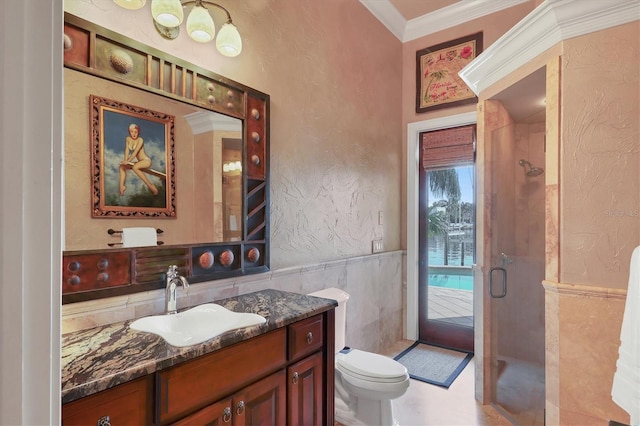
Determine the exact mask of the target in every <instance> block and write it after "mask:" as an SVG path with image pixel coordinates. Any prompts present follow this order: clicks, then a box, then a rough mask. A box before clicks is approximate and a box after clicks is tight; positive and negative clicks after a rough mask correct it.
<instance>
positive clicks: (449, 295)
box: [428, 286, 473, 327]
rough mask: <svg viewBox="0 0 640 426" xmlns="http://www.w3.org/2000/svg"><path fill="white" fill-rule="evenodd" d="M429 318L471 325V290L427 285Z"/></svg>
mask: <svg viewBox="0 0 640 426" xmlns="http://www.w3.org/2000/svg"><path fill="white" fill-rule="evenodd" d="M428 305H429V312H428V318H429V319H430V320H438V321H445V322H450V323H453V324H458V325H464V326H467V327H473V292H472V291H468V290H456V289H452V288H444V287H435V286H429V302H428Z"/></svg>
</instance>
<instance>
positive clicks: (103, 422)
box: [97, 416, 111, 426]
mask: <svg viewBox="0 0 640 426" xmlns="http://www.w3.org/2000/svg"><path fill="white" fill-rule="evenodd" d="M97 425H98V426H111V419H110V418H109V416H104V417H100V418H99V419H98V423H97Z"/></svg>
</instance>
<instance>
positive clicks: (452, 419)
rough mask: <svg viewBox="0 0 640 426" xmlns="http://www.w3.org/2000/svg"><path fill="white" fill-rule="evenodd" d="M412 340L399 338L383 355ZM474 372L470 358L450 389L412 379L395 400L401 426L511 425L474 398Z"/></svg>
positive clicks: (395, 350) (398, 351)
mask: <svg viewBox="0 0 640 426" xmlns="http://www.w3.org/2000/svg"><path fill="white" fill-rule="evenodd" d="M412 343H413V342H412V341H408V340H406V341H401V342H398V343H397V344H395V345H394V346H393V347H392V348H389V350H388V351H386V352H385V353H384V355H387V356H391V357H393V356H395V355H397V354H398V353H400V352H402V350H404V349H406V348H407V347H409V346H410V345H411V344H412ZM474 375H475V364H474V360H471V362H470V363H469V364H468V365H467V367H465V369H464V370H463V371H462V373H460V375H459V376H458V378H457V379H456V380H455V381H454V382H453V384H452V385H451V386H450V387H449V389H445V388H441V387H439V386H434V385H431V384H428V383H424V382H420V381H418V380H413V379H412V380H411V385H410V386H409V390H407V393H406V394H404V395H403V396H402V397H400V398H398V399H396V400H394V401H393V407H394V413H395V417H396V420H397V421H398V423H399V424H400V425H401V426H423V425H438V426H444V425H460V426H467V425H469V426H470V425H491V426H507V425H511V422H509V420H507V419H506V418H505V417H503V416H502V415H501V414H500V413H499V412H498V411H497V410H496V409H494V408H493V407H491V406H488V405H485V406H483V405H482V404H480V403H479V402H478V401H476V400H475V397H474V382H475V376H474Z"/></svg>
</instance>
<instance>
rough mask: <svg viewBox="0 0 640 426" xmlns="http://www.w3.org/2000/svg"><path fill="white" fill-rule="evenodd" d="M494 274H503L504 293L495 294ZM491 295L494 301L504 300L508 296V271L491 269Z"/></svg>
mask: <svg viewBox="0 0 640 426" xmlns="http://www.w3.org/2000/svg"><path fill="white" fill-rule="evenodd" d="M494 272H502V292H501V293H500V294H497V295H496V294H495V293H494V292H493V275H494V274H493V273H494ZM489 295H490V296H491V297H493V298H494V299H502V298H503V297H505V296H506V295H507V270H506V269H504V268H500V267H495V268H491V269H490V270H489Z"/></svg>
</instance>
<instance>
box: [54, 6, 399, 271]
mask: <svg viewBox="0 0 640 426" xmlns="http://www.w3.org/2000/svg"><path fill="white" fill-rule="evenodd" d="M65 3H66V4H65V10H67V11H69V12H72V13H74V14H76V15H78V16H80V17H82V18H84V19H88V20H90V21H93V22H96V23H97V24H99V25H102V26H105V27H107V28H110V29H113V30H114V31H117V32H120V33H122V34H125V35H127V36H129V37H132V38H134V39H137V40H139V41H141V42H143V43H146V44H149V45H152V46H154V47H156V48H158V49H161V50H163V51H166V52H168V53H170V54H172V55H174V56H178V57H180V58H184V59H186V60H189V61H191V62H193V63H195V64H197V65H199V66H202V67H204V68H207V69H210V70H212V71H214V72H217V73H219V74H222V75H224V76H227V77H229V78H232V79H234V80H236V81H238V82H241V83H243V84H246V85H248V86H251V87H254V88H256V89H258V90H261V91H263V92H266V93H268V94H269V95H270V96H271V176H272V181H271V192H270V195H271V200H270V201H271V265H272V267H273V268H276V269H277V268H281V267H287V266H291V265H300V264H307V263H313V262H317V261H322V260H331V259H340V258H344V257H349V256H354V255H363V254H367V253H371V241H372V240H374V239H379V238H382V239H383V240H384V247H385V250H397V249H399V248H400V221H401V218H400V204H401V196H400V192H401V162H402V160H401V152H402V151H401V130H400V129H401V126H402V122H401V109H400V105H401V98H402V86H401V78H402V74H401V69H402V48H401V43H400V41H399V40H397V39H396V38H395V37H394V36H393V35H392V34H391V33H389V32H388V31H387V30H386V28H385V27H384V26H383V25H382V24H381V23H380V22H379V21H377V20H376V19H375V18H374V17H373V16H372V15H371V13H370V12H369V11H368V10H367V9H366V8H364V6H362V5H361V4H360V3H359V2H357V1H341V0H323V1H321V2H319V1H313V0H277V1H275V0H252V1H250V2H232V1H229V0H226V1H225V0H223V1H220V3H221V4H222V5H224V6H228V8H229V10H230V11H231V13H232V17H233V20H234V23H235V24H236V25H237V26H238V28H239V30H240V32H241V34H242V37H243V52H242V54H241V55H240V56H239V57H237V58H235V59H229V58H224V57H222V56H221V55H220V54H218V53H217V51H216V50H215V47H214V46H212V45H199V44H197V43H195V42H192V41H191V40H189V39H188V37H186V36H185V35H184V34H183V35H182V36H181V37H180V39H178V40H175V41H172V42H170V41H166V40H164V39H162V38H161V37H160V36H159V35H158V34H156V31H155V29H154V28H153V25H152V23H151V18H150V13H149V10H148V9H149V4H150V2H147V6H146V7H145V8H144V9H141V10H139V11H135V12H129V11H126V10H124V9H121V8H119V7H117V6H115V5H114V3H113V1H111V0H93V1H92V2H84V1H82V2H80V1H67V2H65ZM379 211H382V212H383V216H384V224H383V225H378V212H379Z"/></svg>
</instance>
